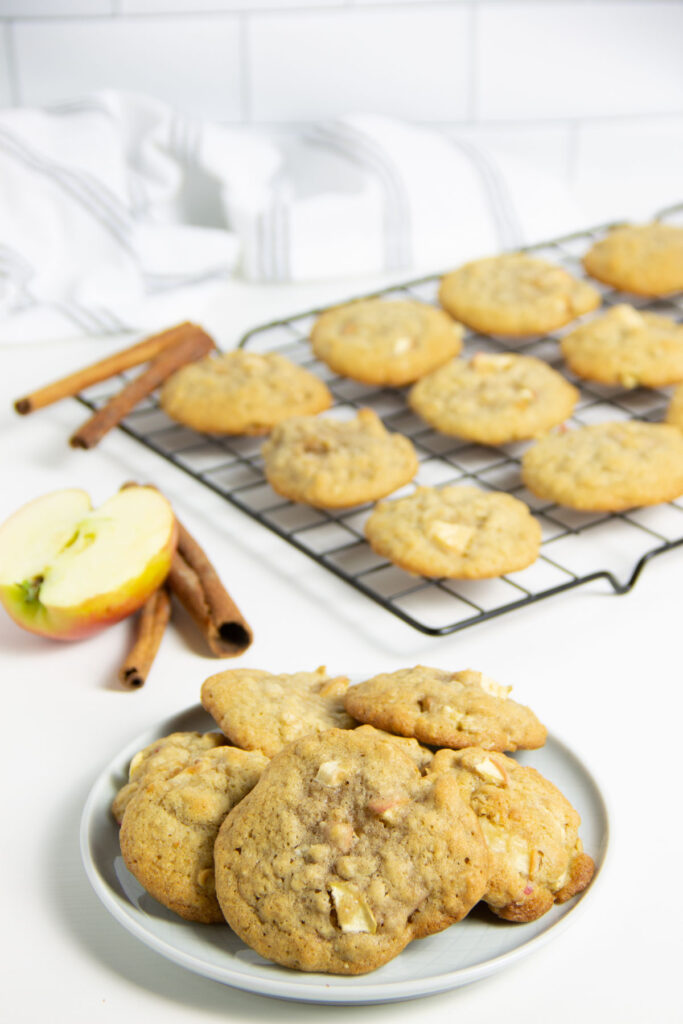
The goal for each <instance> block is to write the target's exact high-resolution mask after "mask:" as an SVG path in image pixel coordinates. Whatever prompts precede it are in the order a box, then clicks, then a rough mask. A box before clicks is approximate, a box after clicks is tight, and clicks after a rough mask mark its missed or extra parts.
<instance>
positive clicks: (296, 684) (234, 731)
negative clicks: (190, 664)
mask: <svg viewBox="0 0 683 1024" xmlns="http://www.w3.org/2000/svg"><path fill="white" fill-rule="evenodd" d="M348 685H349V680H348V678H347V677H346V676H334V677H332V678H331V677H330V676H328V674H327V671H326V669H325V668H324V667H323V666H321V667H320V668H318V669H316V670H315V672H294V673H292V674H287V673H282V674H280V675H273V674H272V673H271V672H264V671H262V670H261V669H249V668H237V669H231V670H229V671H227V672H218V673H217V674H216V675H215V676H210V677H209V678H208V679H207V680H205V682H204V684H203V685H202V690H201V701H202V704H203V705H204V708H205V709H206V710H207V711H208V712H209V714H210V715H211V716H212V718H214V719H215V721H216V722H217V723H218V726H219V728H220V729H221V731H222V732H223V733H225V735H226V736H227V737H228V739H229V740H230V741H231V742H232V743H234V744H236V746H238V747H242V748H243V749H245V750H262V751H263V752H264V753H265V754H267V755H268V756H269V757H272V756H273V755H274V754H276V753H277V752H278V750H280V749H281V748H282V747H284V746H285V745H286V744H287V743H290V742H291V741H292V740H295V739H298V738H299V737H300V736H305V735H306V733H309V732H321V731H322V730H323V729H332V728H334V727H337V728H339V729H351V728H352V727H353V726H354V725H355V724H356V723H355V722H354V721H353V719H352V718H351V717H350V716H349V715H348V714H347V713H346V711H345V710H344V693H345V692H346V689H347V687H348Z"/></svg>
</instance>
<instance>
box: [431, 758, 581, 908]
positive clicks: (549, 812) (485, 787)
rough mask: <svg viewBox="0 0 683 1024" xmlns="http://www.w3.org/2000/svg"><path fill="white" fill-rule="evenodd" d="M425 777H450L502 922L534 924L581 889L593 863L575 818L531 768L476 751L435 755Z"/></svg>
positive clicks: (491, 901)
mask: <svg viewBox="0 0 683 1024" xmlns="http://www.w3.org/2000/svg"><path fill="white" fill-rule="evenodd" d="M429 771H430V773H431V772H433V773H435V774H437V775H438V774H439V773H441V772H452V773H453V774H454V776H455V778H456V780H457V782H458V786H459V787H460V792H461V795H462V796H463V798H464V799H465V800H466V801H467V802H468V803H469V805H470V806H471V807H472V809H473V810H474V812H475V813H476V815H477V817H478V818H479V824H480V825H481V830H482V832H483V834H484V840H485V841H486V845H487V847H488V850H489V857H490V873H489V882H488V888H487V890H486V893H485V895H484V901H485V902H486V903H487V904H488V905H489V907H490V908H491V910H492V911H493V912H494V914H497V915H498V917H502V918H505V920H507V921H520V922H526V921H535V920H536V919H537V918H539V917H541V916H542V915H543V914H545V913H546V912H547V911H548V910H550V908H551V907H552V906H553V904H554V903H565V902H566V901H567V900H568V899H570V898H571V897H572V896H575V895H576V894H577V893H579V892H581V891H582V890H583V889H585V888H586V886H587V885H588V883H589V882H590V880H591V878H592V877H593V872H594V871H595V865H594V863H593V860H592V859H591V857H589V856H588V854H586V853H584V852H583V846H582V844H581V840H580V839H579V825H580V824H581V819H580V817H579V814H578V813H577V811H575V810H574V808H573V807H572V805H571V804H570V803H569V801H568V800H567V799H566V797H564V796H563V795H562V793H561V792H560V791H559V789H557V787H556V786H554V785H553V784H552V782H548V780H547V779H545V778H544V777H543V776H542V775H541V774H540V772H537V771H536V769H535V768H527V767H525V766H523V765H520V764H518V763H517V762H516V761H515V760H513V758H511V757H506V756H505V754H500V753H493V754H492V753H490V752H489V751H487V750H484V749H482V748H481V747H469V748H468V749H467V750H458V751H454V750H439V751H437V753H436V756H435V757H434V760H433V761H432V764H431V766H430V769H429Z"/></svg>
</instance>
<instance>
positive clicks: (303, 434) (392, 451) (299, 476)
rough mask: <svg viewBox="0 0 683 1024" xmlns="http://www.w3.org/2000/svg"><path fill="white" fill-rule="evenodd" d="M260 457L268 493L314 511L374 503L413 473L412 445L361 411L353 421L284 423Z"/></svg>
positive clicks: (370, 413)
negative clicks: (302, 504) (261, 457)
mask: <svg viewBox="0 0 683 1024" xmlns="http://www.w3.org/2000/svg"><path fill="white" fill-rule="evenodd" d="M262 452H263V458H264V460H265V465H264V472H265V474H266V478H267V480H268V483H269V484H270V486H271V487H272V488H273V490H274V491H277V493H278V494H281V495H282V496H283V497H285V498H289V499H290V500H291V501H301V502H304V503H305V504H307V505H314V506H315V507H316V508H348V507H349V506H350V505H359V504H361V503H362V502H365V501H375V499H377V498H381V497H384V495H385V494H391V492H392V491H395V490H396V489H397V488H398V487H402V486H403V485H404V484H407V483H409V482H410V481H411V480H412V478H413V477H414V476H415V474H416V472H417V469H418V461H417V455H416V454H415V449H414V448H413V445H412V443H411V442H410V441H409V440H408V438H407V437H404V436H403V435H402V434H390V433H389V431H388V430H387V429H386V428H385V426H384V424H383V423H382V421H381V420H380V418H379V417H378V416H377V414H376V413H375V412H373V411H372V409H361V410H360V411H359V412H358V414H357V416H356V417H355V418H354V419H352V420H335V419H330V418H326V417H315V416H309V417H296V418H294V419H290V420H287V421H286V422H285V423H281V424H280V425H279V426H277V427H276V428H275V429H274V430H273V432H272V434H271V435H270V437H269V438H268V440H267V441H266V442H265V443H264V445H263V448H262Z"/></svg>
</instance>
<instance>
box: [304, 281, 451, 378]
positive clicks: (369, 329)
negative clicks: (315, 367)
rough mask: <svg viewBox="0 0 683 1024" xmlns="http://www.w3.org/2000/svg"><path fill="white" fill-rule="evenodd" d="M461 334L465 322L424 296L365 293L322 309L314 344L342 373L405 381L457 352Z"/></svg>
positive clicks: (328, 363) (332, 366) (357, 376)
mask: <svg viewBox="0 0 683 1024" xmlns="http://www.w3.org/2000/svg"><path fill="white" fill-rule="evenodd" d="M462 335H463V330H462V327H461V326H460V324H456V323H454V322H453V320H452V319H451V318H450V316H448V314H446V313H444V311H443V310H440V309H435V308H434V307H433V306H429V305H427V304H426V303H424V302H412V301H402V300H394V301H391V300H388V299H364V300H362V301H358V302H352V303H349V304H348V305H346V306H337V307H336V308H335V309H328V310H327V311H326V312H325V313H323V314H322V315H321V316H320V317H319V318H318V320H316V322H315V324H314V325H313V330H312V332H311V344H312V346H313V351H314V352H315V354H316V355H317V357H318V359H322V361H323V362H325V363H327V365H328V366H329V367H331V369H333V370H334V371H335V373H339V374H341V375H342V376H343V377H352V378H353V379H354V380H359V381H362V382H363V383H365V384H378V385H386V386H389V387H400V386H402V385H404V384H412V382H413V381H415V380H417V379H418V378H419V377H422V376H423V374H425V373H429V372H430V370H433V369H435V368H436V367H437V366H441V364H442V363H445V362H446V361H447V360H448V359H450V358H451V357H452V356H455V355H457V354H458V352H459V351H460V349H461V348H462Z"/></svg>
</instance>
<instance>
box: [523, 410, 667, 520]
mask: <svg viewBox="0 0 683 1024" xmlns="http://www.w3.org/2000/svg"><path fill="white" fill-rule="evenodd" d="M522 479H523V480H524V483H525V484H526V486H527V487H528V488H529V490H530V491H532V492H533V494H536V495H538V497H539V498H545V499H546V500H548V501H551V502H556V503H557V504H558V505H566V506H568V507H569V508H575V509H580V510H583V511H591V512H618V511H621V510H624V509H629V508H635V507H637V506H639V505H656V504H659V503H660V502H663V501H672V500H673V499H674V498H678V497H679V496H680V495H681V494H683V434H681V432H680V430H677V429H676V428H675V427H674V426H669V425H667V424H664V423H645V422H642V421H640V420H618V421H615V422H608V423H595V424H591V425H590V426H586V427H579V428H577V429H576V430H568V431H565V432H564V433H558V434H548V435H547V436H546V437H544V438H542V439H541V440H540V441H537V442H536V443H535V444H534V445H532V446H531V448H529V449H527V451H526V452H525V453H524V456H523V458H522Z"/></svg>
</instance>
